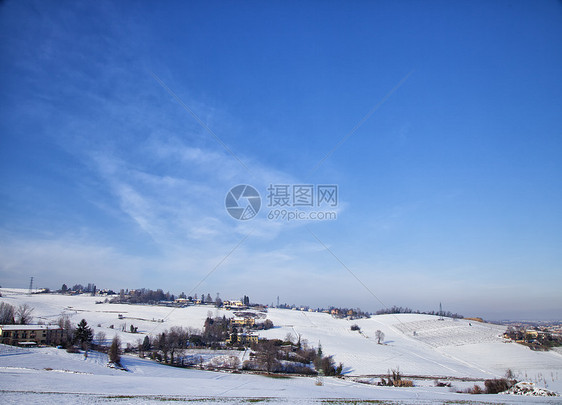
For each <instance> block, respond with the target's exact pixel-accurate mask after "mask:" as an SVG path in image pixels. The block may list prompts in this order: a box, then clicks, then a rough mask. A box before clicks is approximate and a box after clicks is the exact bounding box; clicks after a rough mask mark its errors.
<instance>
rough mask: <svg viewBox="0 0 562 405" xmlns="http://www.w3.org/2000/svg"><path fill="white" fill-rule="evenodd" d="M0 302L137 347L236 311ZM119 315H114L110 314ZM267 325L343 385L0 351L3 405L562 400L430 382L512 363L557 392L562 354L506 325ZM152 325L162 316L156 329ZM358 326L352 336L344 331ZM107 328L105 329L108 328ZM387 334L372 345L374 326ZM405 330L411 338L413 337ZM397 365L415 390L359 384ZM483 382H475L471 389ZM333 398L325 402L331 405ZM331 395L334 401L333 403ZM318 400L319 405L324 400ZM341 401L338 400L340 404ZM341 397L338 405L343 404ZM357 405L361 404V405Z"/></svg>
mask: <svg viewBox="0 0 562 405" xmlns="http://www.w3.org/2000/svg"><path fill="white" fill-rule="evenodd" d="M0 292H1V293H2V295H3V296H2V297H0V301H2V302H7V303H10V304H12V305H16V306H17V305H20V304H23V303H27V304H29V305H31V306H32V307H34V308H35V310H34V313H33V315H34V321H39V320H41V321H43V322H45V323H49V322H55V321H56V319H57V318H58V317H59V316H60V315H61V313H64V314H66V315H68V316H70V318H71V321H72V322H73V323H74V324H76V323H78V322H79V321H80V320H81V319H82V318H85V319H86V320H87V321H88V324H89V325H90V326H92V328H93V329H94V330H95V331H96V332H97V331H103V332H104V333H105V334H106V336H107V339H108V340H109V339H111V338H112V336H113V335H114V334H119V335H120V336H121V339H122V340H123V342H125V343H126V342H129V343H136V342H137V341H138V339H142V338H143V337H144V335H145V334H155V333H158V332H161V331H163V330H165V329H168V328H170V327H171V326H175V325H178V326H184V327H192V328H199V329H201V328H202V326H203V322H204V320H205V318H206V317H207V315H208V313H209V311H210V313H211V314H212V316H223V315H226V316H227V317H231V316H233V314H232V312H230V311H226V310H216V309H215V308H212V307H205V306H199V307H188V308H178V309H173V308H168V307H156V306H144V305H143V306H141V305H121V304H96V301H100V300H102V298H100V297H90V296H62V295H54V294H38V295H31V296H29V295H26V294H25V293H24V291H23V290H13V289H1V290H0ZM119 314H121V315H122V318H123V319H119V316H118V315H119ZM267 316H268V318H269V319H271V320H272V321H273V323H274V325H275V327H274V328H273V329H270V330H267V331H260V336H263V337H268V338H282V339H283V338H285V337H286V336H287V334H289V333H290V334H292V335H293V337H295V336H297V334H298V335H301V338H302V339H306V340H308V342H309V343H310V344H311V345H314V346H317V345H318V344H319V343H321V344H322V347H323V351H324V353H326V354H333V355H334V359H335V361H336V362H343V363H344V366H345V368H344V370H345V372H346V378H345V379H336V378H323V380H322V383H323V384H322V385H316V383H317V380H316V378H304V377H299V378H290V379H287V378H270V377H264V376H258V375H248V374H230V373H217V372H208V371H200V370H193V369H180V368H173V367H169V366H164V365H161V364H158V363H155V362H152V361H149V360H144V359H139V358H137V357H133V356H124V357H123V362H124V364H125V366H126V367H127V369H128V370H129V371H127V372H125V371H120V370H115V369H111V368H108V367H107V358H106V356H105V355H103V354H99V353H92V354H91V355H90V356H89V357H88V358H87V359H84V356H83V355H81V354H70V353H66V351H64V350H59V349H55V348H34V349H22V348H15V347H10V346H3V345H0V390H1V391H0V392H1V394H0V396H1V397H2V400H3V402H4V403H21V402H22V401H23V399H24V398H23V397H24V396H25V400H26V401H29V400H37V401H39V402H41V403H55V402H56V403H67V402H68V403H70V402H72V403H76V402H79V403H106V402H109V403H139V402H142V403H153V402H154V403H162V402H167V401H170V402H171V401H174V402H175V401H177V400H189V401H190V403H247V402H248V401H251V400H259V399H263V401H264V402H266V403H291V404H292V403H295V404H298V403H334V404H335V403H352V402H349V401H350V400H351V399H359V400H361V401H366V400H380V401H390V402H392V403H445V402H447V401H453V402H455V403H458V401H469V402H468V403H483V402H484V403H486V402H488V403H528V402H532V403H561V402H562V400H561V399H560V397H557V398H531V397H515V396H504V395H500V396H497V395H478V396H474V395H467V394H457V393H454V392H451V390H450V389H449V388H446V387H443V388H438V387H433V386H432V385H433V379H432V377H439V378H446V377H456V378H457V380H453V381H452V384H453V385H454V386H455V387H456V388H457V389H461V388H466V387H469V386H471V385H473V384H474V381H467V382H463V381H460V380H458V379H462V378H464V379H480V380H483V379H485V378H493V377H501V376H503V375H504V374H505V371H506V370H507V369H508V368H511V369H512V370H513V371H514V372H515V374H516V376H517V378H518V380H524V381H531V382H535V383H537V386H541V387H545V388H548V389H550V390H553V391H557V392H561V391H562V384H561V383H560V377H562V355H561V354H560V353H559V352H556V351H550V352H533V351H531V350H529V349H528V348H526V347H523V346H521V345H517V344H515V343H507V342H504V340H503V339H502V338H501V334H502V332H503V331H504V328H503V327H500V326H497V325H490V324H479V323H477V322H474V321H472V322H470V323H471V325H469V321H464V320H458V321H453V320H445V321H439V320H438V319H437V318H436V317H434V316H427V315H414V314H407V315H406V314H402V315H398V316H395V315H380V316H374V317H373V318H371V319H360V320H355V321H347V320H341V319H335V318H332V317H331V316H330V315H327V314H322V313H311V312H300V311H290V310H280V309H270V310H269V312H268V314H267ZM159 320H164V322H160V321H159ZM123 324H126V328H128V326H129V325H130V324H133V325H134V326H135V327H138V331H139V333H136V334H132V333H127V332H122V331H121V329H122V326H123ZM353 324H357V325H359V326H360V328H361V332H357V331H352V330H351V329H350V327H351V325H353ZM111 325H113V329H111V328H110V326H111ZM379 329H380V330H381V331H383V332H384V334H385V339H384V344H382V345H381V344H377V342H376V339H375V331H376V330H379ZM414 331H415V332H416V333H415V335H414ZM200 354H201V355H202V356H203V357H204V359H205V361H206V362H211V361H213V358H214V357H216V356H217V355H233V354H234V355H236V354H237V355H238V356H240V358H241V359H243V356H244V355H245V353H244V352H238V353H236V352H231V353H225V352H222V351H218V352H217V353H216V354H213V351H206V352H205V353H200ZM397 367H399V369H400V371H401V372H402V373H403V374H405V375H413V376H420V377H426V379H422V378H414V381H415V384H416V387H414V388H387V387H377V386H372V385H367V384H361V383H359V382H358V381H378V378H376V377H374V376H375V375H379V374H385V373H386V372H387V371H388V370H389V369H395V368H397ZM477 383H478V384H479V385H481V386H483V383H482V381H479V382H477ZM332 399H334V400H333V401H332ZM335 399H337V401H336V400H335ZM326 401H327V402H326ZM338 401H339V402H338ZM342 401H343V402H342ZM359 403H362V402H359Z"/></svg>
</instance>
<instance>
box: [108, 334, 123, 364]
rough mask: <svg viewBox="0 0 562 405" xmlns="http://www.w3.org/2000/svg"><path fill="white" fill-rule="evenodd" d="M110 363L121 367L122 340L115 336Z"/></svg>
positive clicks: (111, 347) (110, 348) (110, 352)
mask: <svg viewBox="0 0 562 405" xmlns="http://www.w3.org/2000/svg"><path fill="white" fill-rule="evenodd" d="M107 354H108V356H109V361H110V362H111V363H113V364H116V365H118V366H120V365H121V340H119V336H117V335H115V336H114V337H113V340H112V341H111V346H110V347H109V352H108V353H107Z"/></svg>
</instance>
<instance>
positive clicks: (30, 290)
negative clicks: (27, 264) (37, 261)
mask: <svg viewBox="0 0 562 405" xmlns="http://www.w3.org/2000/svg"><path fill="white" fill-rule="evenodd" d="M32 291H33V277H31V279H30V280H29V293H28V294H29V295H31V292H32Z"/></svg>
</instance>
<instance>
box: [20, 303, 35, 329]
mask: <svg viewBox="0 0 562 405" xmlns="http://www.w3.org/2000/svg"><path fill="white" fill-rule="evenodd" d="M32 313H33V308H31V307H30V306H29V305H27V304H23V305H20V306H19V307H18V309H17V310H16V320H17V323H19V324H20V325H27V324H29V323H31V320H32V319H33V317H32V316H31V314H32Z"/></svg>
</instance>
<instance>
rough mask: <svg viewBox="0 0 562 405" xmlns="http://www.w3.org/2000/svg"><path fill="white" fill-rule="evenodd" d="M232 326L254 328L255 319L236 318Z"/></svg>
mask: <svg viewBox="0 0 562 405" xmlns="http://www.w3.org/2000/svg"><path fill="white" fill-rule="evenodd" d="M231 322H232V324H233V325H235V326H254V323H255V320H254V318H234V319H232V321H231Z"/></svg>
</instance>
